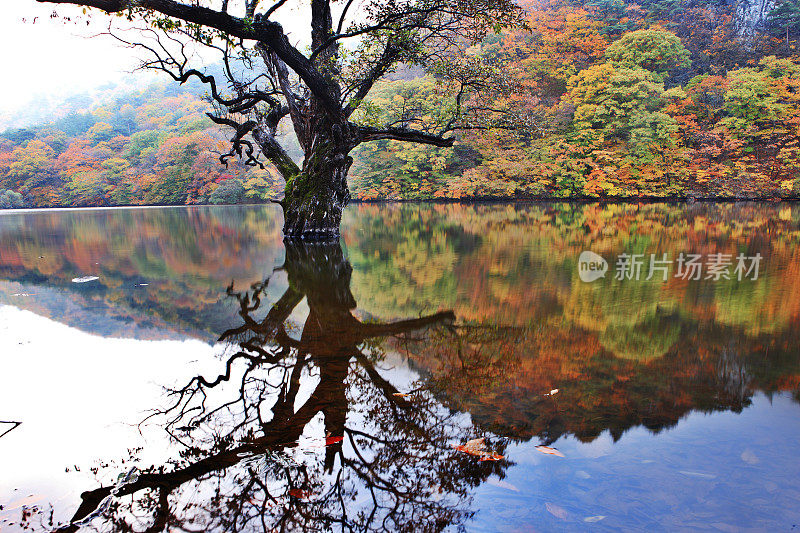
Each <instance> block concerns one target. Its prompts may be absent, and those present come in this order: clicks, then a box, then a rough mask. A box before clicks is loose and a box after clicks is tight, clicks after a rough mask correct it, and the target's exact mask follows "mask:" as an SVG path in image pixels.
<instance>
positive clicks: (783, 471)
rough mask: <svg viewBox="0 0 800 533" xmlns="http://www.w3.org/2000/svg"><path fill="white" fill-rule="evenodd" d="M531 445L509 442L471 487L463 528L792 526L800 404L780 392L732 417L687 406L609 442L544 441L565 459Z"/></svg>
mask: <svg viewBox="0 0 800 533" xmlns="http://www.w3.org/2000/svg"><path fill="white" fill-rule="evenodd" d="M536 444H537V442H536V441H535V440H534V441H531V442H528V443H523V444H519V445H514V446H510V447H509V449H508V453H507V456H508V458H509V460H511V461H513V462H514V463H516V466H514V467H512V468H510V469H508V471H507V472H508V476H507V477H506V478H505V479H503V480H498V479H497V478H496V477H494V478H492V479H490V480H489V481H488V482H487V483H486V484H484V485H482V486H481V487H480V488H479V489H478V491H477V495H476V498H475V508H476V509H480V511H479V512H478V514H477V516H476V519H475V520H474V522H473V523H472V525H471V527H470V529H473V530H475V531H527V530H529V528H536V529H537V530H542V531H561V530H575V531H582V530H586V529H587V528H589V527H591V529H598V530H610V531H620V530H641V531H677V530H694V529H701V530H712V531H741V530H751V528H752V529H753V530H756V531H789V530H791V529H792V526H793V525H794V524H798V523H800V491H798V481H797V480H798V479H800V461H798V452H800V405H798V404H797V403H796V402H794V401H793V400H792V399H791V398H789V397H788V396H787V395H778V396H775V397H773V398H772V399H771V400H770V399H769V398H767V397H765V396H764V395H763V394H758V395H756V396H754V398H753V404H752V406H751V407H749V408H747V409H745V410H744V411H743V412H742V413H740V414H737V413H733V412H716V413H713V414H710V415H709V414H704V413H698V412H694V413H692V414H690V415H689V416H687V417H685V418H684V419H683V420H681V421H680V422H679V423H678V424H677V425H676V426H675V427H674V428H671V429H669V430H665V431H662V432H661V433H659V434H653V433H651V432H650V431H649V430H647V429H645V428H643V427H637V428H634V429H631V430H629V431H627V432H626V433H625V434H624V435H623V436H622V438H621V439H620V440H619V441H618V442H616V443H614V442H613V441H612V439H611V437H610V436H609V434H608V433H607V432H606V433H604V434H603V435H601V436H600V437H599V438H597V439H596V440H594V441H593V442H591V443H581V442H579V441H577V440H576V439H574V438H571V437H570V438H564V439H560V440H559V441H558V442H556V443H555V444H553V445H552V446H554V447H556V448H558V449H559V451H561V452H562V453H563V454H564V455H565V456H566V457H565V458H560V457H556V456H552V455H544V454H542V453H540V452H539V451H537V450H536V449H535V445H536ZM603 516H604V517H605V518H602V519H599V517H603ZM587 519H588V521H587ZM487 524H488V525H487ZM795 527H797V526H795Z"/></svg>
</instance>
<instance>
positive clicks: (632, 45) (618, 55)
mask: <svg viewBox="0 0 800 533" xmlns="http://www.w3.org/2000/svg"><path fill="white" fill-rule="evenodd" d="M606 58H607V59H608V60H609V61H610V62H611V63H612V64H613V65H615V66H618V67H625V68H642V69H645V70H649V71H650V72H655V73H657V74H658V75H659V76H661V77H662V79H663V77H664V76H665V75H666V74H667V72H669V71H671V70H674V69H676V68H679V67H688V66H689V65H690V64H691V61H690V60H689V51H688V50H686V48H684V46H683V44H681V40H680V39H679V38H678V36H677V35H675V34H674V33H671V32H668V31H665V30H661V29H651V30H637V31H634V32H630V33H626V34H625V35H623V36H622V37H621V38H620V39H619V40H617V41H615V42H614V43H613V44H612V45H611V46H609V47H608V49H607V50H606Z"/></svg>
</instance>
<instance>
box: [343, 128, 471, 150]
mask: <svg viewBox="0 0 800 533" xmlns="http://www.w3.org/2000/svg"><path fill="white" fill-rule="evenodd" d="M358 133H359V136H360V138H361V142H368V141H378V140H381V139H391V140H394V141H406V142H414V143H420V144H430V145H433V146H439V147H443V148H448V147H450V146H453V143H454V142H455V137H442V136H440V135H433V134H430V133H425V132H422V131H417V130H412V129H409V128H373V127H370V126H358Z"/></svg>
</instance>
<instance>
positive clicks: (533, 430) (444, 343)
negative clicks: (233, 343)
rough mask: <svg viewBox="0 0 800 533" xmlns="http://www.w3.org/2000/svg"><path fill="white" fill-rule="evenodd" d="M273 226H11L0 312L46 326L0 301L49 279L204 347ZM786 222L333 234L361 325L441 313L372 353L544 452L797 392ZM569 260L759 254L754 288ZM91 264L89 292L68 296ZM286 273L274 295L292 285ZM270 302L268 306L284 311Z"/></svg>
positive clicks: (586, 209) (620, 220) (121, 221)
mask: <svg viewBox="0 0 800 533" xmlns="http://www.w3.org/2000/svg"><path fill="white" fill-rule="evenodd" d="M274 213H275V211H273V210H272V209H271V208H248V209H240V210H233V211H231V210H224V211H223V210H215V209H213V208H211V209H209V208H198V209H193V210H188V211H183V210H175V211H172V210H158V211H154V210H146V211H125V212H122V213H107V212H103V213H74V214H70V215H69V216H67V215H65V214H62V215H59V218H55V217H54V216H53V217H51V216H49V214H47V213H46V214H40V215H35V216H34V215H19V216H13V217H9V218H7V219H4V224H3V226H2V230H0V231H2V239H0V243H2V244H0V265H2V266H0V269H1V270H0V275H1V276H2V278H3V279H4V280H7V281H4V282H2V287H3V288H2V290H3V292H5V294H3V293H2V292H0V298H2V301H9V300H11V301H13V303H14V305H16V306H18V307H27V308H30V309H32V310H34V311H35V312H37V313H40V314H45V315H47V314H54V313H55V312H56V307H54V306H56V305H57V304H58V301H57V300H53V301H52V302H51V301H49V300H46V299H44V300H43V299H40V298H37V297H36V296H32V297H30V298H16V299H14V297H13V296H12V295H11V294H10V293H11V292H22V291H23V289H24V290H25V291H26V292H37V291H38V290H40V289H41V287H40V284H41V283H42V282H44V281H46V283H47V284H51V285H56V286H60V287H62V289H63V290H64V291H70V292H71V293H74V294H76V295H77V297H78V298H80V299H82V300H81V301H82V302H85V305H86V307H95V306H97V305H103V306H106V307H107V308H108V309H110V310H113V313H114V314H116V315H117V316H119V317H121V318H122V319H124V320H125V321H128V322H130V321H149V322H150V324H151V325H153V326H154V327H155V326H157V327H160V328H162V329H169V330H171V331H180V332H187V333H190V334H192V335H199V336H202V337H203V338H206V339H209V340H210V339H211V338H213V337H215V336H216V335H218V333H219V331H222V330H224V329H227V328H229V327H234V326H235V325H236V324H237V321H240V319H239V318H238V317H237V316H236V312H237V307H236V306H232V305H231V302H230V301H229V299H227V298H226V297H225V294H224V287H225V286H227V285H228V284H229V282H230V280H231V279H236V280H238V281H237V283H238V285H237V286H246V285H247V284H249V283H251V282H252V281H253V280H257V279H261V278H262V276H264V275H266V274H268V273H269V271H270V270H271V268H272V267H273V266H274V265H275V264H277V263H278V262H279V261H280V259H279V257H280V256H281V255H282V254H283V250H282V245H281V244H280V228H279V226H277V225H275V224H274V218H273V217H274ZM7 222H8V223H7ZM799 223H800V211H798V209H797V208H795V207H785V206H781V205H775V204H727V205H713V206H712V205H703V204H692V205H687V206H668V205H641V206H640V205H629V206H597V205H585V206H571V205H557V206H538V205H485V206H461V205H447V206H444V205H442V206H410V205H406V206H363V205H362V206H359V207H357V208H353V209H352V210H350V211H348V212H347V213H346V215H345V220H344V223H343V239H344V246H345V255H346V256H347V257H348V259H349V262H350V263H351V264H352V266H353V272H352V282H351V286H350V288H351V290H352V293H353V295H354V297H355V301H356V302H357V303H358V311H357V312H356V316H358V317H360V318H361V319H362V320H368V319H371V318H377V319H381V320H397V319H403V318H408V317H416V316H419V315H420V314H426V313H434V312H436V311H438V310H443V309H452V310H453V311H454V313H455V315H456V324H455V327H454V328H453V329H452V330H450V329H447V330H436V331H435V332H432V333H431V334H430V335H429V336H428V337H427V338H425V340H418V341H415V340H414V339H413V337H409V338H407V339H405V340H404V341H403V342H398V341H391V342H390V343H389V345H387V346H386V347H387V348H392V349H396V350H398V351H400V353H402V354H404V355H407V356H408V358H409V360H410V362H411V364H412V365H413V366H414V367H415V368H417V369H418V370H419V371H421V372H422V374H423V376H425V379H426V380H427V382H428V383H429V384H430V385H431V386H432V387H434V389H435V390H436V391H437V392H436V393H437V396H438V397H439V399H440V400H441V401H444V402H445V403H446V404H447V405H449V406H450V407H453V408H455V409H457V410H465V411H469V412H471V413H472V415H473V417H474V420H475V421H476V422H477V423H478V424H480V425H481V426H483V427H484V428H487V429H491V430H493V431H495V432H497V433H499V434H502V435H506V436H515V437H521V438H530V437H533V436H538V437H541V438H543V439H544V440H548V441H552V440H554V439H555V438H557V437H558V436H560V435H562V434H564V433H573V434H575V435H577V436H579V437H580V438H583V439H591V438H593V437H594V436H596V435H597V434H599V433H600V432H601V431H603V430H605V429H610V430H611V431H612V433H613V434H614V435H619V434H620V433H621V432H622V431H624V430H625V429H626V428H628V427H631V426H632V425H639V424H642V425H645V426H647V427H650V428H653V429H659V428H662V427H665V426H669V425H670V424H673V423H675V422H676V421H677V420H678V419H679V418H680V417H681V416H683V415H684V414H685V413H687V412H688V411H690V410H692V409H702V410H714V409H733V410H740V409H742V408H743V407H745V406H746V405H747V404H748V402H749V399H750V397H751V396H752V394H753V393H754V392H755V391H764V392H766V393H772V392H775V391H793V392H794V394H795V395H797V397H798V398H800V359H798V353H797V346H798V345H800V338H798V331H800V328H798V325H800V324H799V323H798V322H799V320H800V255H798V254H800V251H798V250H800V247H798V240H800V229H798V224H799ZM134 228H135V229H134ZM109 229H113V231H108V230H109ZM109 234H114V235H120V238H119V241H118V242H114V241H109V240H108V239H107V235H109ZM36 235H48V236H49V237H48V238H47V240H46V241H43V240H42V239H40V238H38V237H36ZM195 235H201V236H205V238H202V239H197V238H195ZM199 247H201V248H199ZM583 250H593V251H595V252H596V253H599V254H601V255H604V256H605V257H606V258H608V259H609V260H610V259H611V258H612V257H613V256H615V255H618V254H620V253H623V252H627V253H646V254H649V253H669V254H670V255H672V256H675V255H677V254H678V253H679V252H686V253H700V254H708V253H714V252H723V253H732V254H736V253H739V252H743V253H746V254H747V255H754V254H755V253H760V254H761V255H762V256H763V258H764V259H763V264H762V271H761V274H760V276H759V278H758V279H757V280H743V281H737V280H720V281H711V280H698V281H686V280H682V279H675V278H670V280H669V281H667V282H662V281H661V280H660V279H654V280H652V281H649V282H648V281H644V280H640V281H635V280H625V281H616V280H614V279H613V273H612V275H609V276H607V277H606V278H605V279H601V280H598V281H597V282H595V283H591V284H588V283H583V282H581V281H580V280H579V278H578V276H577V268H576V262H577V257H578V255H579V254H580V252H581V251H583ZM94 263H99V266H96V267H95V266H94V265H93V264H94ZM92 268H97V269H99V270H98V271H97V272H96V274H97V275H99V276H100V280H99V281H98V282H97V284H96V285H95V286H94V287H85V288H83V287H77V286H75V284H71V283H70V278H71V277H73V276H75V275H82V274H85V273H95V271H94V270H92ZM281 275H285V274H282V273H280V272H279V273H277V274H276V276H277V278H276V279H275V280H273V285H274V286H275V287H279V288H280V287H281V286H282V285H281V283H283V284H284V286H285V285H286V283H287V281H286V279H285V278H283V281H281V279H280V276H281ZM138 283H147V284H148V286H147V287H144V288H142V287H134V286H133V285H134V284H138ZM279 288H278V289H272V288H270V289H267V290H268V293H267V296H266V297H265V298H266V299H267V300H268V301H269V302H275V301H278V299H279V298H280V297H281V294H282V293H281V292H280V289H279ZM34 289H36V290H34ZM48 305H50V306H51V307H48ZM73 314H74V315H75V316H73V317H71V318H70V320H73V323H75V325H77V326H79V327H80V326H81V324H80V320H81V319H80V316H79V315H80V314H79V313H73ZM117 334H119V333H117ZM554 388H557V389H559V393H558V394H557V395H555V396H553V397H545V396H544V394H545V393H547V392H549V391H550V390H551V389H554Z"/></svg>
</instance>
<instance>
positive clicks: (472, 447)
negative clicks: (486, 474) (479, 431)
mask: <svg viewBox="0 0 800 533" xmlns="http://www.w3.org/2000/svg"><path fill="white" fill-rule="evenodd" d="M453 448H455V449H456V450H458V451H460V452H464V453H468V454H470V455H483V454H484V452H485V450H486V439H485V438H483V437H481V438H479V439H472V440H468V441H467V443H466V444H464V445H456V444H454V445H453Z"/></svg>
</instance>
